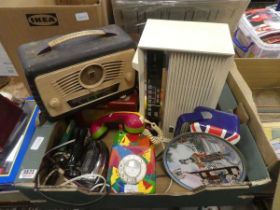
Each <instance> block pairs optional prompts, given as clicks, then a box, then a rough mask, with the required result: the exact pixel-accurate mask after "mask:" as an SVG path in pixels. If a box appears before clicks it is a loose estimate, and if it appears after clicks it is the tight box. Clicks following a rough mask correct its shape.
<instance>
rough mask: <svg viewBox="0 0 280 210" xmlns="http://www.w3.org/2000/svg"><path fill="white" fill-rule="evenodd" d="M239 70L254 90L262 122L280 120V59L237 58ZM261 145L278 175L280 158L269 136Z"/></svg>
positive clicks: (253, 94)
mask: <svg viewBox="0 0 280 210" xmlns="http://www.w3.org/2000/svg"><path fill="white" fill-rule="evenodd" d="M235 62H236V64H237V67H238V70H239V71H240V73H241V74H242V76H243V77H244V79H245V80H246V82H247V83H248V85H249V87H250V88H251V90H252V96H253V99H254V102H255V103H256V106H257V111H258V113H259V116H260V119H261V121H262V122H264V123H265V122H280V120H279V119H280V74H279V66H280V59H268V58H267V59H257V58H256V59H244V58H237V59H235ZM263 140H264V141H263V142H262V144H261V146H260V147H259V149H260V151H261V153H262V154H263V157H264V160H265V161H266V163H267V165H268V169H269V171H270V172H271V174H273V176H275V177H276V176H278V171H279V167H280V158H279V157H277V155H276V153H275V152H274V151H272V150H271V148H270V144H267V142H269V141H268V140H267V138H264V139H263ZM266 141H267V142H266Z"/></svg>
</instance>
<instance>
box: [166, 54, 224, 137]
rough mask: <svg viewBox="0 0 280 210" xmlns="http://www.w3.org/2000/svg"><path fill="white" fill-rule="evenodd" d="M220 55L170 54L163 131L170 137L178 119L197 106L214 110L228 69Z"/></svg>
mask: <svg viewBox="0 0 280 210" xmlns="http://www.w3.org/2000/svg"><path fill="white" fill-rule="evenodd" d="M226 60H227V59H224V58H223V57H221V56H217V55H207V54H198V53H193V54H192V53H178V52H173V53H170V56H169V67H168V68H169V69H168V78H167V89H166V96H165V105H164V119H163V131H164V134H165V135H167V136H169V137H171V136H172V132H170V131H172V128H175V125H176V120H177V118H178V117H179V116H180V115H181V114H183V113H187V112H192V111H193V110H194V108H195V107H197V106H209V107H212V108H215V106H216V105H217V101H218V97H219V94H220V92H221V88H222V87H223V85H224V82H225V80H226V76H227V74H228V70H227V69H225V66H226V65H225V64H226V63H225V62H226Z"/></svg>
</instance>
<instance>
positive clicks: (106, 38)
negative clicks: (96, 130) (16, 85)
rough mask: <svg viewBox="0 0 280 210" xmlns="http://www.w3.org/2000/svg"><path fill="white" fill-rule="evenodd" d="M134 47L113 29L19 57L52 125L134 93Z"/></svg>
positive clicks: (59, 40) (24, 49) (30, 48)
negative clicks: (81, 111) (130, 92)
mask: <svg viewBox="0 0 280 210" xmlns="http://www.w3.org/2000/svg"><path fill="white" fill-rule="evenodd" d="M134 52H135V51H134V42H133V41H132V40H131V38H130V37H129V36H128V35H127V34H126V33H125V32H124V31H123V30H122V29H121V28H119V27H118V26H116V25H109V26H105V27H103V28H101V29H98V30H87V31H80V32H76V33H71V34H67V35H64V36H57V37H53V38H49V39H46V40H42V41H37V42H32V43H28V44H24V45H22V46H20V47H19V49H18V53H19V56H20V60H21V62H22V64H23V67H24V70H25V75H26V78H27V80H28V82H29V86H30V89H31V91H32V94H33V96H34V98H35V100H36V102H37V103H38V105H39V107H40V109H41V111H42V112H43V113H44V114H45V115H46V116H47V118H48V119H51V120H54V119H57V118H59V117H61V116H65V115H66V114H69V113H72V112H74V111H77V110H79V109H80V108H82V107H84V106H86V105H90V104H96V103H100V102H102V101H104V100H108V99H112V98H116V97H118V96H120V95H122V94H124V93H125V92H127V91H129V90H131V89H133V88H134V85H135V71H134V70H133V69H132V66H131V60H132V58H133V55H134Z"/></svg>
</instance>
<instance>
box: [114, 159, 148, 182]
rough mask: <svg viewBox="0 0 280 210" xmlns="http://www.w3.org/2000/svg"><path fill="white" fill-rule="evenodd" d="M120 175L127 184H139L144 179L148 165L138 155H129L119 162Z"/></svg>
mask: <svg viewBox="0 0 280 210" xmlns="http://www.w3.org/2000/svg"><path fill="white" fill-rule="evenodd" d="M118 169H119V175H120V177H121V179H122V180H123V181H124V182H126V183H127V184H137V183H138V182H140V181H141V180H142V179H144V177H145V175H146V171H147V166H146V163H145V162H144V160H143V159H142V158H141V157H140V156H138V155H127V156H125V157H124V158H123V159H122V160H121V161H120V163H119V167H118Z"/></svg>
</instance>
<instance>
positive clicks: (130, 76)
mask: <svg viewBox="0 0 280 210" xmlns="http://www.w3.org/2000/svg"><path fill="white" fill-rule="evenodd" d="M133 79H134V73H133V72H132V71H129V72H127V73H126V74H125V80H126V81H127V82H129V83H130V82H132V81H133Z"/></svg>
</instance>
